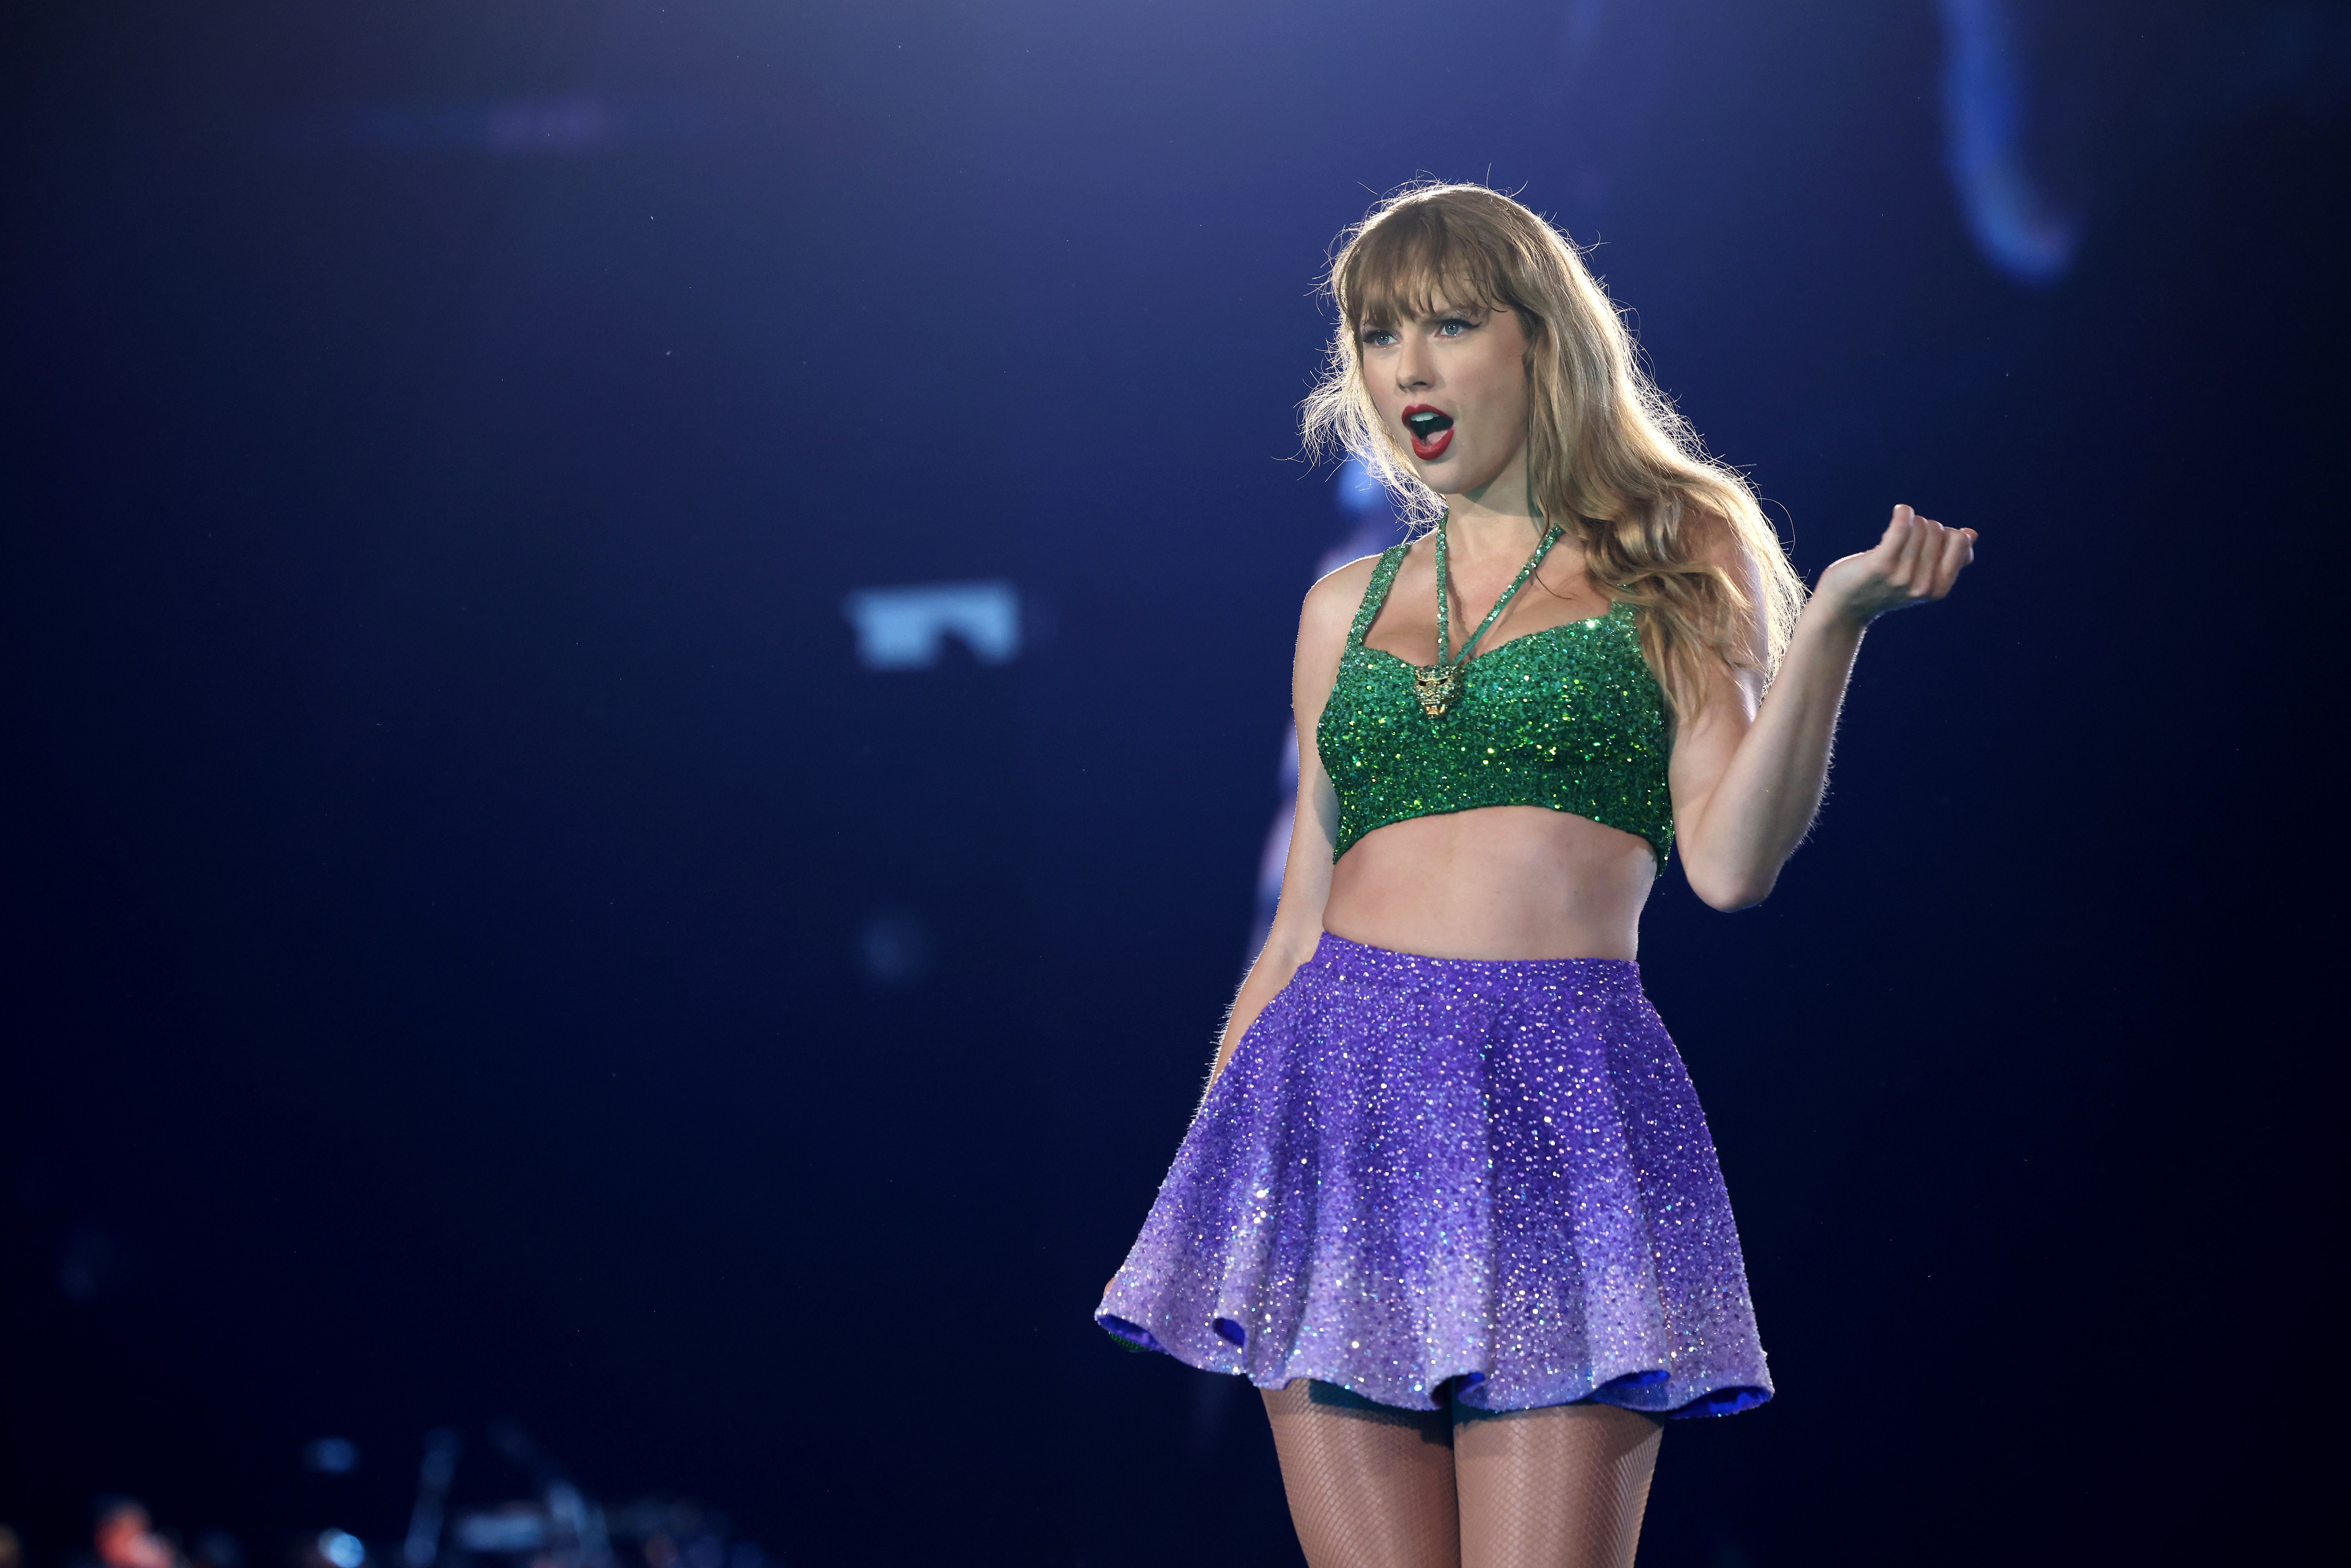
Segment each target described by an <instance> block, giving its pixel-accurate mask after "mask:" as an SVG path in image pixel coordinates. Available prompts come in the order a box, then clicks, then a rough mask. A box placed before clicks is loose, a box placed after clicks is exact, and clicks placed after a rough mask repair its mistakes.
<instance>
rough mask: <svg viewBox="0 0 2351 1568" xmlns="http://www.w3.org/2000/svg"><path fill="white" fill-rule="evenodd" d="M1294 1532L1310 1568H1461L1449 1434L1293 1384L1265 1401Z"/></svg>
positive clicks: (1410, 1413)
mask: <svg viewBox="0 0 2351 1568" xmlns="http://www.w3.org/2000/svg"><path fill="white" fill-rule="evenodd" d="M1265 1413H1266V1416H1267V1418H1268V1419H1269V1420H1270V1421H1271V1422H1272V1424H1273V1446H1274V1449H1275V1451H1276V1452H1277V1453H1279V1454H1280V1457H1281V1486H1282V1490H1284V1491H1285V1492H1287V1493H1288V1494H1289V1497H1290V1522H1291V1523H1292V1524H1294V1525H1296V1526H1297V1528H1298V1544H1299V1545H1300V1546H1301V1548H1303V1549H1304V1551H1305V1552H1306V1561H1307V1563H1308V1564H1309V1568H1459V1564H1460V1562H1461V1553H1460V1544H1459V1523H1458V1515H1457V1513H1456V1511H1455V1507H1454V1500H1453V1446H1452V1438H1453V1431H1452V1422H1451V1419H1450V1418H1449V1417H1448V1416H1447V1415H1446V1414H1445V1412H1443V1411H1441V1410H1432V1411H1420V1410H1397V1409H1394V1408H1392V1407H1390V1406H1384V1405H1374V1404H1373V1403H1371V1402H1370V1401H1369V1400H1367V1399H1361V1398H1358V1397H1356V1396H1353V1395H1351V1394H1348V1393H1346V1392H1345V1391H1344V1390H1343V1389H1338V1388H1333V1387H1332V1386H1330V1385H1327V1384H1320V1383H1309V1382H1308V1381H1307V1380H1306V1379H1304V1378H1302V1377H1301V1378H1299V1379H1297V1380H1296V1381H1295V1382H1292V1383H1291V1384H1290V1385H1289V1386H1288V1387H1286V1388H1270V1389H1267V1390H1266V1391H1265Z"/></svg>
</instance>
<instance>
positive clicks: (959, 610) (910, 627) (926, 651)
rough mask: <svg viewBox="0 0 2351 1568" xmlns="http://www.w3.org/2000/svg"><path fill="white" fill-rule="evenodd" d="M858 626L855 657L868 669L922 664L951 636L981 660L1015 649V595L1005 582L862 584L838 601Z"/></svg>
mask: <svg viewBox="0 0 2351 1568" xmlns="http://www.w3.org/2000/svg"><path fill="white" fill-rule="evenodd" d="M841 610H842V612H843V613H844V614H846V615H847V616H848V617H849V620H850V622H851V624H852V625H854V626H855V627H856V628H857V662H858V663H859V664H863V665H864V666H865V667H866V668H867V669H869V670H926V669H929V668H930V667H931V666H932V665H934V664H937V663H938V662H939V653H940V651H941V644H942V642H943V640H944V639H946V638H948V637H953V638H955V639H956V641H957V642H959V643H962V644H963V645H964V646H965V647H967V648H968V649H970V650H971V655H972V657H973V658H975V659H977V660H978V661H979V662H980V663H981V664H1009V663H1011V662H1012V660H1013V659H1014V658H1016V657H1018V656H1019V653H1020V595H1019V591H1018V590H1017V589H1015V588H1014V587H1013V586H1012V584H1010V583H1008V582H934V583H924V584H918V585H916V586H914V587H909V588H862V589H860V590H858V591H856V592H854V593H852V594H851V595H850V596H849V599H848V601H847V602H845V603H844V604H843V605H842V606H841Z"/></svg>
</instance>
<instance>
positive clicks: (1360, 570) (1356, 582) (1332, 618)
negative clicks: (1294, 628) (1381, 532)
mask: <svg viewBox="0 0 2351 1568" xmlns="http://www.w3.org/2000/svg"><path fill="white" fill-rule="evenodd" d="M1381 559H1382V558H1381V557H1379V556H1375V555H1367V556H1362V557H1358V558H1357V559H1354V560H1351V561H1349V562H1348V563H1347V564H1346V565H1344V566H1343V567H1340V568H1338V569H1336V570H1332V571H1330V572H1327V573H1325V574H1324V575H1323V576H1322V578H1321V579H1319V580H1317V581H1316V582H1315V584H1314V586H1313V587H1311V588H1310V589H1308V590H1307V591H1306V602H1305V604H1304V605H1303V606H1302V607H1301V610H1300V612H1299V616H1298V631H1299V635H1300V637H1301V638H1307V637H1311V636H1313V635H1314V634H1315V633H1317V632H1323V631H1328V630H1330V629H1332V628H1334V627H1335V628H1336V630H1335V631H1332V635H1333V636H1336V637H1344V636H1345V635H1346V632H1347V628H1348V627H1349V626H1351V625H1353V623H1354V620H1355V612H1356V610H1357V609H1358V608H1360V607H1361V606H1362V604H1363V602H1364V594H1366V593H1368V592H1369V591H1371V586H1372V577H1373V574H1374V573H1375V572H1377V571H1378V570H1379V569H1380V560H1381Z"/></svg>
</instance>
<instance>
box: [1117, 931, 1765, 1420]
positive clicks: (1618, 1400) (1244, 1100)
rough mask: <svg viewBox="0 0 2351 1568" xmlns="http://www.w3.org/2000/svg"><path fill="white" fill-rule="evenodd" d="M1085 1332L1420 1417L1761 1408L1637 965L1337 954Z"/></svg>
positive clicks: (1323, 966) (1711, 1175)
mask: <svg viewBox="0 0 2351 1568" xmlns="http://www.w3.org/2000/svg"><path fill="white" fill-rule="evenodd" d="M1095 1321H1096V1322H1100V1323H1101V1324H1102V1327H1104V1328H1106V1329H1108V1330H1109V1331H1110V1332H1111V1333H1114V1334H1116V1335H1118V1336H1119V1337H1120V1338H1122V1339H1123V1340H1126V1341H1127V1342H1129V1343H1132V1344H1134V1345H1138V1346H1141V1347H1143V1348H1144V1349H1146V1350H1159V1351H1165V1352H1166V1353H1167V1354H1170V1355H1172V1356H1174V1357H1175V1358H1176V1359H1177V1360H1178V1361H1182V1362H1185V1363H1187V1364H1190V1365H1193V1366H1197V1367H1201V1368H1204V1369H1206V1370H1208V1371H1211V1372H1226V1373H1236V1374H1238V1375H1242V1376H1245V1377H1247V1378H1249V1381H1250V1382H1252V1383H1254V1384H1256V1385H1259V1387H1263V1388H1277V1387H1280V1386H1281V1385H1284V1384H1286V1383H1288V1382H1290V1379H1292V1378H1297V1377H1308V1378H1313V1379H1315V1380H1317V1381H1318V1382H1322V1383H1332V1384H1336V1385H1339V1386H1341V1387H1343V1388H1346V1389H1349V1390H1352V1391H1353V1393H1355V1394H1357V1395H1360V1396H1363V1397H1364V1398H1366V1399H1370V1400H1373V1401H1374V1402H1375V1403H1378V1404H1381V1405H1391V1406H1403V1407H1405V1408H1407V1409H1416V1410H1430V1409H1436V1408H1437V1407H1438V1406H1440V1405H1441V1404H1442V1403H1443V1402H1444V1401H1445V1400H1446V1399H1447V1398H1449V1399H1451V1400H1452V1401H1454V1402H1456V1403H1458V1404H1460V1405H1464V1406H1473V1407H1476V1408H1480V1409H1486V1410H1525V1409H1533V1408H1536V1407H1538V1406H1547V1405H1568V1404H1573V1403H1575V1402H1577V1401H1579V1400H1585V1399H1593V1400H1599V1401H1602V1402H1604V1403H1606V1404H1610V1405H1619V1406H1625V1408H1627V1409H1631V1410H1640V1411H1646V1412H1648V1413H1650V1414H1652V1415H1657V1416H1726V1415H1729V1414H1730V1413H1732V1412H1733V1411H1738V1410H1745V1409H1748V1408H1750V1406H1757V1405H1761V1404H1762V1403H1763V1402H1764V1401H1765V1400H1767V1399H1769V1398H1770V1397H1771V1375H1770V1374H1769V1373H1767V1372H1766V1371H1765V1370H1764V1366H1763V1348H1762V1346H1761V1344H1760V1343H1757V1341H1756V1337H1755V1312H1754V1308H1753V1307H1752V1305H1751V1304H1750V1302H1749V1301H1748V1297H1747V1273H1746V1269H1745V1266H1744V1264H1743V1263H1742V1261H1741V1260H1740V1254H1739V1233H1738V1230H1737V1228H1735V1227H1734V1226H1733V1225H1732V1223H1731V1218H1730V1203H1729V1198H1728V1197H1727V1196H1726V1195H1725V1194H1724V1192H1723V1188H1722V1172H1721V1169H1720V1167H1719V1166H1718V1165H1717V1163H1716V1160H1715V1154H1714V1141H1713V1139H1711V1138H1710V1137H1708V1134H1707V1130H1706V1118H1705V1116H1704V1115H1703V1114H1701V1113H1700V1112H1699V1110H1698V1096H1697V1094H1696V1092H1694V1091H1693V1090H1692V1089H1691V1087H1690V1081H1689V1074H1688V1072H1687V1071H1686V1070H1685V1069H1684V1068H1683V1066H1682V1060H1681V1054H1680V1052H1678V1051H1676V1050H1675V1049H1674V1042H1673V1041H1672V1040H1670V1039H1669V1038H1667V1034H1666V1030H1665V1026H1664V1025H1663V1024H1662V1023H1660V1022H1659V1021H1658V1019H1657V1015H1656V1011H1655V1010H1653V1009H1651V1008H1650V1006H1649V999H1648V998H1647V997H1646V996H1645V995H1643V994H1642V991H1641V971H1640V966H1639V965H1637V964H1635V963H1631V962H1628V961H1626V960H1623V959H1614V958H1560V959H1538V960H1489V959H1468V958H1427V957H1421V956H1416V955H1413V954H1409V953H1390V952H1387V951H1385V950H1384V949H1381V948H1378V947H1366V946H1362V945H1361V944H1360V943H1354V942H1349V941H1347V940H1345V939H1344V938H1343V937H1338V936H1329V935H1327V934H1326V935H1325V936H1323V937H1322V944H1321V946H1318V947H1317V948H1316V949H1315V953H1314V956H1312V957H1311V958H1309V959H1308V960H1307V961H1306V962H1305V964H1303V965H1302V966H1301V967H1300V968H1299V971H1298V973H1297V976H1296V977H1294V978H1292V979H1291V981H1290V984H1289V985H1288V986H1287V987H1285V988H1283V989H1282V992H1281V994H1280V996H1278V997H1276V998H1274V999H1273V1000H1272V1001H1271V1002H1270V1003H1269V1004H1268V1005H1267V1007H1266V1009H1265V1011H1264V1012H1263V1013H1262V1014H1260V1015H1259V1018H1258V1020H1257V1022H1256V1023H1255V1024H1253V1025H1252V1026H1250V1029H1249V1033H1248V1034H1247V1035H1245V1036H1244V1037H1243V1038H1242V1040H1241V1042H1240V1045H1239V1047H1238V1049H1237V1050H1236V1051H1234V1052H1233V1057H1232V1060H1231V1061H1229V1062H1228V1063H1227V1064H1226V1067H1225V1071H1224V1073H1223V1074H1222V1075H1221V1076H1220V1077H1219V1078H1218V1079H1217V1082H1216V1086H1215V1087H1214V1088H1213V1089H1212V1090H1210V1091H1209V1092H1208V1097H1207V1102H1206V1103H1204V1104H1202V1106H1201V1107H1200V1113H1199V1116H1198V1117H1197V1119H1196V1120H1195V1121H1194V1122H1193V1124H1192V1130H1191V1132H1190V1133H1189V1134H1186V1136H1185V1139H1184V1145H1183V1147H1182V1148H1180V1149H1179V1150H1177V1151H1176V1155H1175V1166H1174V1167H1173V1168H1172V1169H1170V1170H1169V1171H1168V1173H1167V1179H1166V1181H1165V1182H1164V1183H1163V1184H1162V1185H1161V1186H1160V1188H1159V1197H1158V1201H1157V1202H1155V1204H1153V1205H1152V1208H1151V1218H1149V1219H1147V1220H1145V1221H1144V1227H1143V1234H1142V1236H1141V1237H1140V1238H1139V1239H1137V1240H1136V1241H1135V1244H1134V1250H1133V1251H1132V1252H1130V1253H1128V1254H1127V1259H1126V1262H1125V1265H1124V1266H1123V1267H1122V1268H1121V1269H1120V1270H1119V1272H1118V1278H1117V1279H1116V1280H1115V1281H1113V1282H1112V1285H1111V1287H1110V1290H1109V1291H1108V1292H1107V1293H1106V1294H1105V1295H1104V1296H1103V1298H1102V1307H1101V1309H1100V1310H1099V1311H1098V1312H1096V1313H1095Z"/></svg>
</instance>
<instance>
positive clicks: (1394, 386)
mask: <svg viewBox="0 0 2351 1568" xmlns="http://www.w3.org/2000/svg"><path fill="white" fill-rule="evenodd" d="M1358 341H1359V343H1360V345H1361V350H1362V353H1363V356H1364V385H1365V386H1366V387H1368V388H1370V389H1371V393H1372V402H1373V403H1374V405H1375V406H1376V407H1377V408H1378V409H1379V412H1380V423H1381V425H1382V427H1383V428H1384V429H1385V430H1386V431H1387V433H1388V435H1389V437H1390V439H1392V440H1393V441H1395V444H1397V446H1399V447H1400V448H1402V449H1403V450H1404V451H1405V452H1407V453H1409V454H1410V455H1411V461H1412V466H1413V470H1414V472H1416V473H1417V474H1418V475H1419V476H1421V478H1422V479H1423V480H1425V481H1426V482H1427V485H1428V487H1429V488H1430V489H1432V490H1435V491H1436V492H1437V494H1438V495H1440V496H1461V495H1474V494H1477V493H1479V492H1480V491H1482V490H1483V489H1484V488H1485V487H1486V486H1489V485H1490V484H1492V483H1493V482H1494V481H1495V479H1497V478H1498V477H1499V476H1501V474H1502V473H1503V472H1504V471H1505V470H1506V469H1508V468H1509V467H1510V461H1511V459H1513V458H1515V457H1517V456H1518V455H1519V454H1520V452H1521V451H1523V450H1524V449H1525V446H1526V444H1527V371H1526V349H1527V337H1526V332H1525V330H1524V329H1522V328H1521V327H1520V323H1519V318H1518V316H1517V315H1516V314H1515V313H1514V312H1512V311H1511V310H1510V309H1509V308H1507V307H1504V306H1499V305H1497V306H1479V307H1476V308H1469V307H1457V306H1451V305H1447V304H1445V303H1444V302H1442V301H1439V303H1438V305H1437V308H1436V309H1435V310H1433V311H1432V313H1431V314H1430V315H1429V316H1428V317H1426V319H1422V320H1418V321H1393V322H1371V321H1367V322H1365V323H1364V327H1363V330H1362V331H1361V333H1360V334H1359V336H1358Z"/></svg>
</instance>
